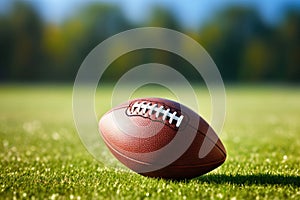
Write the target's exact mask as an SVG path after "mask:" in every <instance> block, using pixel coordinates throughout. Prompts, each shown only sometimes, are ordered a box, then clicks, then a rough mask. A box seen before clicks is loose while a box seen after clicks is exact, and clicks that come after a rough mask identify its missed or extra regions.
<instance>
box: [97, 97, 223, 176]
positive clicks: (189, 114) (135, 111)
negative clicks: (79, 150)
mask: <svg viewBox="0 0 300 200" xmlns="http://www.w3.org/2000/svg"><path fill="white" fill-rule="evenodd" d="M99 130H100V132H101V136H102V138H103V140H104V142H105V144H106V145H107V147H108V148H109V149H110V151H111V152H112V154H113V155H114V156H115V157H116V158H117V159H118V160H119V161H120V162H121V163H123V164H124V165H125V166H127V167H128V168H130V169H131V170H133V171H135V172H137V173H139V174H142V175H144V176H149V177H159V178H165V179H186V178H194V177H197V176H200V175H203V174H205V173H207V172H210V171H211V170H213V169H215V168H217V167H219V166H220V165H221V164H223V163H224V161H225V159H226V150H225V148H224V146H223V144H222V142H221V140H220V139H219V137H218V136H217V134H216V133H215V132H214V131H213V129H212V127H211V126H210V125H209V124H208V123H207V122H206V121H205V120H204V119H203V118H202V117H200V116H199V115H198V114H197V113H195V112H194V111H192V110H191V109H189V108H188V107H186V106H184V105H182V104H180V103H178V102H174V101H171V100H168V99H163V98H143V99H134V100H130V101H128V102H126V103H123V104H121V105H119V106H116V107H115V108H113V109H111V110H110V111H108V112H107V113H106V114H104V115H103V117H102V118H101V119H100V121H99ZM203 152H206V153H204V154H203Z"/></svg>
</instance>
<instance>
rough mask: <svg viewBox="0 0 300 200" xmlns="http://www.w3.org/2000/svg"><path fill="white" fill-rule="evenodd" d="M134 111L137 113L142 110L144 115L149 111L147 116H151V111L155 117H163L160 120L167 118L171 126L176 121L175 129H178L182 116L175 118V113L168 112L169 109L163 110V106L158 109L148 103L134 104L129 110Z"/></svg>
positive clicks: (155, 105) (156, 106)
mask: <svg viewBox="0 0 300 200" xmlns="http://www.w3.org/2000/svg"><path fill="white" fill-rule="evenodd" d="M135 109H137V110H138V112H140V111H141V109H142V113H143V114H145V113H146V112H147V110H148V111H149V115H152V113H153V111H154V112H155V117H156V118H158V117H159V115H160V114H162V115H163V117H162V119H163V120H166V119H167V117H169V123H170V124H172V122H173V120H176V121H177V122H176V127H179V126H180V124H181V122H182V119H183V115H180V117H178V116H176V114H177V112H173V113H171V112H170V109H169V108H168V109H165V108H164V107H163V106H160V107H158V105H157V104H153V105H152V104H151V103H150V102H148V103H147V102H145V101H143V102H137V101H136V102H135V103H134V104H133V106H132V108H131V111H132V112H133V111H134V110H135Z"/></svg>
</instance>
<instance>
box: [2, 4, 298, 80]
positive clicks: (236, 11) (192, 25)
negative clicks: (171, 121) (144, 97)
mask: <svg viewBox="0 0 300 200" xmlns="http://www.w3.org/2000/svg"><path fill="white" fill-rule="evenodd" d="M144 26H158V27H165V28H170V29H174V30H178V31H181V32H183V33H185V34H187V35H189V36H191V37H192V38H194V39H195V40H197V41H198V42H199V43H200V44H201V45H202V46H203V47H204V48H205V49H206V50H207V51H208V53H209V54H210V55H211V57H212V58H213V59H214V61H215V62H216V64H217V66H218V68H219V70H220V72H221V74H222V77H223V79H224V81H225V82H233V83H235V82H272V83H273V82H280V83H282V82H284V83H297V82H298V83H299V82H300V1H296V0H264V1H261V0H244V1H239V0H229V1H221V0H220V1H218V0H201V1H192V0H188V1H172V0H160V1H159V0H152V1H150V0H144V1H137V0H88V1H84V0H74V1H71V0H64V1H60V0H52V1H50V0H49V1H46V0H40V1H38V0H32V1H29V0H28V1H25V0H23V1H15V0H1V1H0V81H1V82H70V83H71V82H73V81H74V79H75V76H76V73H77V70H78V68H79V67H80V64H81V63H82V61H83V59H84V58H85V57H86V56H87V54H88V53H89V52H90V51H91V50H92V49H93V48H94V47H95V46H96V45H98V44H99V43H100V42H101V41H103V40H105V39H107V38H108V37H110V36H112V35H114V34H117V33H119V32H121V31H124V30H127V29H131V28H136V27H144ZM147 62H159V63H163V64H167V65H170V66H173V67H174V68H176V69H178V70H180V71H181V72H182V73H183V74H184V75H185V76H187V77H189V79H190V80H194V81H197V80H198V79H199V76H198V75H197V74H196V75H195V73H194V72H195V71H194V70H193V68H192V67H191V66H189V63H188V62H187V61H185V60H184V59H182V58H180V57H178V56H175V55H172V54H170V53H168V52H164V51H160V50H153V49H148V50H143V51H135V52H131V53H128V54H126V55H124V56H121V57H120V58H119V59H117V60H116V61H115V62H114V63H112V65H111V66H110V67H109V68H108V70H107V72H106V73H105V76H104V77H103V79H105V80H106V81H115V80H117V79H118V78H119V77H120V76H121V75H122V74H123V73H124V72H125V71H127V70H129V69H130V68H131V67H133V66H136V65H139V64H143V63H147Z"/></svg>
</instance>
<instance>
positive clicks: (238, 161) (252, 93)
mask: <svg viewBox="0 0 300 200" xmlns="http://www.w3.org/2000/svg"><path fill="white" fill-rule="evenodd" d="M150 90H151V89H149V94H150V93H151V91H150ZM100 92H101V94H102V95H104V96H105V95H107V96H109V89H107V90H103V91H100ZM146 93H147V92H146ZM153 94H157V95H162V94H163V93H161V94H160V93H159V92H157V90H156V91H155V92H152V95H153ZM200 96H201V95H200ZM96 102H97V101H96ZM99 102H101V101H99ZM207 102H209V100H208V99H207V97H205V99H204V100H203V105H201V106H202V107H203V108H204V109H203V115H204V117H206V118H208V119H209V117H208V116H209V110H208V109H206V107H208V106H207V105H208V103H207ZM96 107H97V109H99V110H100V108H102V109H101V111H99V113H97V114H98V115H99V117H100V116H101V115H102V114H103V112H104V111H106V110H107V109H109V105H107V104H106V103H103V102H102V103H99V105H96ZM220 137H221V139H222V141H223V143H224V145H225V146H226V149H227V152H228V158H227V160H226V162H225V163H224V164H223V165H222V166H221V167H220V168H218V169H217V170H214V171H213V172H211V173H209V174H207V175H204V176H201V177H199V178H195V179H192V180H185V181H167V180H160V179H152V178H146V177H143V176H140V175H138V174H135V173H133V172H130V171H128V170H121V169H114V168H112V167H107V166H105V165H104V164H102V163H100V162H98V161H96V160H94V159H93V157H92V156H91V155H90V154H89V153H88V152H87V151H86V150H85V148H84V146H83V145H82V144H81V141H80V139H79V137H78V134H77V132H76V129H75V126H74V122H73V116H72V87H71V86H18V85H14V86H13V85H2V86H0V199H14V198H17V199H19V198H24V199H130V200H132V199H300V87H299V86H297V87H296V86H292V87H287V86H286V87H282V86H239V87H237V86H228V87H227V117H226V122H225V126H224V131H223V133H222V134H221V135H220Z"/></svg>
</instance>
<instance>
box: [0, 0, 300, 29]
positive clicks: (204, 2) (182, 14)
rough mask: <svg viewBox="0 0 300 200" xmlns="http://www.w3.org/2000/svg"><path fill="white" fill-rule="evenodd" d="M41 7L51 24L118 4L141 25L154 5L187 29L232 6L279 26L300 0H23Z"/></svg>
mask: <svg viewBox="0 0 300 200" xmlns="http://www.w3.org/2000/svg"><path fill="white" fill-rule="evenodd" d="M23 1H27V2H31V3H32V4H33V5H35V6H36V8H38V10H39V11H40V13H41V15H42V16H43V17H44V18H45V19H46V21H48V22H53V23H60V22H61V21H63V19H65V18H66V17H68V16H70V15H72V14H75V13H76V10H78V9H79V8H80V7H82V6H84V5H85V4H88V3H91V2H103V3H109V4H113V5H118V6H119V7H120V8H121V10H122V11H123V12H124V14H125V15H126V17H127V18H129V19H130V20H131V21H133V22H142V21H143V20H145V19H146V18H147V16H149V15H150V13H151V8H153V7H154V6H155V5H159V6H162V7H164V8H166V9H169V10H170V11H171V12H173V13H174V14H175V15H176V16H177V18H178V20H179V21H180V22H181V23H182V25H184V26H185V27H186V28H192V27H199V26H201V25H203V24H204V23H205V22H206V21H207V20H209V19H210V18H212V17H213V16H214V14H215V13H216V12H217V11H219V10H221V9H224V8H226V7H229V6H232V5H239V6H245V7H248V6H252V7H254V8H255V9H257V10H258V11H259V13H260V14H261V15H262V16H263V18H264V19H265V21H266V22H268V23H271V24H272V23H276V22H277V21H278V20H280V18H281V13H282V12H281V11H282V10H283V9H284V8H285V6H287V5H293V7H297V8H298V9H299V12H300V1H299V0H185V1H182V0H23ZM10 2H12V1H11V0H0V12H5V10H6V9H9V4H10Z"/></svg>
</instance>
